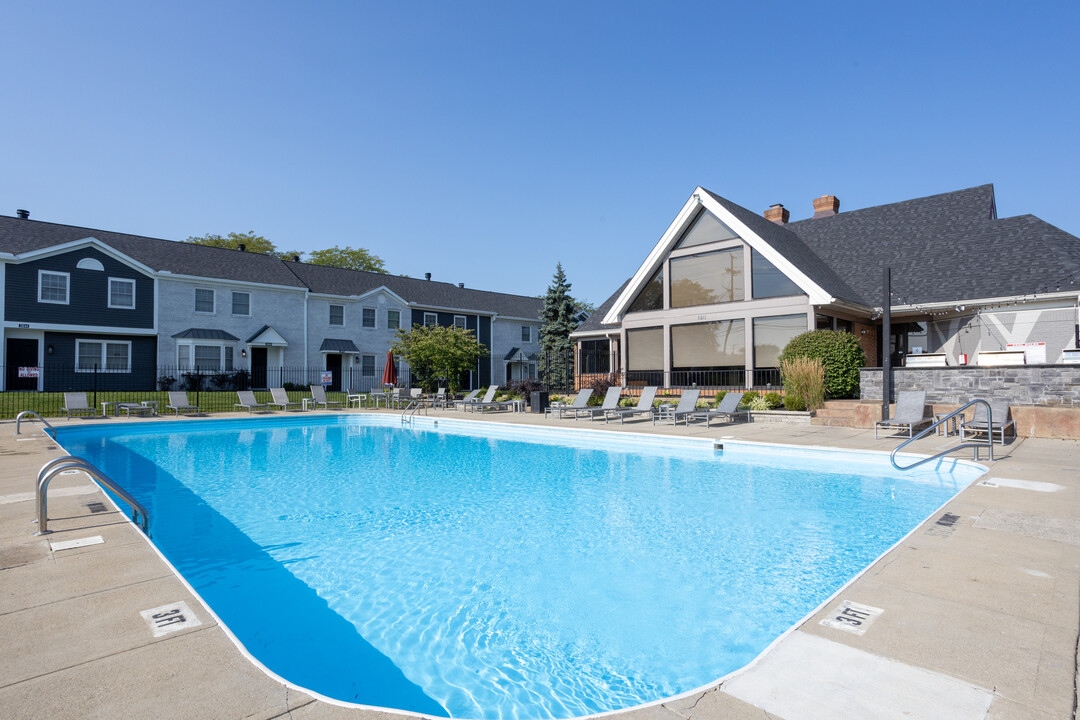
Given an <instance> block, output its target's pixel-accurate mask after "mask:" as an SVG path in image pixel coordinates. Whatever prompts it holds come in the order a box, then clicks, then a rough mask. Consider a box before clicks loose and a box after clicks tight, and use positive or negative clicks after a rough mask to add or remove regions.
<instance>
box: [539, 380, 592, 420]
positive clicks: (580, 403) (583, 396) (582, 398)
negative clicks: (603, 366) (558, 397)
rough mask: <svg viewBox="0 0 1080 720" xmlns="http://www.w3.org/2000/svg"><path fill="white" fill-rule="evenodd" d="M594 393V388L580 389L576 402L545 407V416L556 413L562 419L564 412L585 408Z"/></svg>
mask: <svg viewBox="0 0 1080 720" xmlns="http://www.w3.org/2000/svg"><path fill="white" fill-rule="evenodd" d="M592 393H593V389H592V388H585V389H583V390H579V391H578V394H577V397H575V398H574V402H572V403H570V404H569V405H549V406H548V407H546V408H545V409H544V417H547V416H548V415H554V416H555V417H557V418H559V419H560V420H561V419H562V416H563V413H564V412H568V413H572V412H574V411H575V410H584V409H585V406H586V405H587V404H588V402H589V398H591V397H592Z"/></svg>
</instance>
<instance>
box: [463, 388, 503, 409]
mask: <svg viewBox="0 0 1080 720" xmlns="http://www.w3.org/2000/svg"><path fill="white" fill-rule="evenodd" d="M498 390H499V386H498V385H491V386H489V387H488V389H487V392H486V393H484V397H483V398H481V399H480V400H477V399H475V396H474V397H473V400H472V401H471V402H465V403H462V404H461V409H463V410H465V412H468V411H470V410H475V409H476V408H477V406H478V405H480V404H482V403H489V402H491V401H493V400H494V399H495V393H496V392H498Z"/></svg>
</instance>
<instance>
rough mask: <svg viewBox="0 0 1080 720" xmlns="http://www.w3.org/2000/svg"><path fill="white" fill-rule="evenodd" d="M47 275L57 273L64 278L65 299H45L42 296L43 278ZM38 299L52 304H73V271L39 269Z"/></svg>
mask: <svg viewBox="0 0 1080 720" xmlns="http://www.w3.org/2000/svg"><path fill="white" fill-rule="evenodd" d="M46 275H55V276H57V277H62V278H64V297H65V299H64V300H45V299H44V298H42V297H41V291H42V289H43V287H42V285H41V280H42V278H44V277H45V276H46ZM37 287H38V290H37V299H38V302H40V303H49V304H51V305H70V304H71V273H66V272H57V271H56V270H38V284H37Z"/></svg>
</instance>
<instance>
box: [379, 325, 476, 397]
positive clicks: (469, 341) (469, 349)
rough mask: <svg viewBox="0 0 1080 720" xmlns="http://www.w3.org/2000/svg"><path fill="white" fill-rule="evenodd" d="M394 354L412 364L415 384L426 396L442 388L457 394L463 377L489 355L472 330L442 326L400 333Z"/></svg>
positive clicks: (414, 328)
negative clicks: (426, 393) (418, 385)
mask: <svg viewBox="0 0 1080 720" xmlns="http://www.w3.org/2000/svg"><path fill="white" fill-rule="evenodd" d="M392 350H393V352H394V354H395V355H400V356H401V357H403V358H404V359H405V362H407V363H409V368H410V370H411V372H412V377H413V380H415V381H416V382H418V383H419V384H420V387H422V388H423V389H424V391H425V392H433V391H434V390H435V389H436V387H437V386H439V385H440V384H442V385H445V386H446V387H448V388H450V391H451V392H456V391H457V390H459V389H460V386H461V382H460V378H461V376H462V375H463V374H464V373H465V372H467V371H469V370H472V369H473V368H475V367H476V361H477V360H479V359H480V358H482V357H487V355H488V354H489V353H488V349H487V348H486V347H485V346H484V345H483V344H481V343H480V341H478V340H477V339H476V336H475V335H474V334H473V331H472V330H464V329H462V328H456V327H444V326H442V325H414V326H413V328H412V329H411V330H405V329H400V330H398V331H397V339H396V340H395V341H394V345H393V347H392Z"/></svg>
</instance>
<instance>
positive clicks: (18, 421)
mask: <svg viewBox="0 0 1080 720" xmlns="http://www.w3.org/2000/svg"><path fill="white" fill-rule="evenodd" d="M27 415H33V416H34V417H36V418H37V419H38V420H40V421H41V422H43V423H44V424H45V427H46V428H48V430H45V432H48V431H49V430H52V434H53V440H55V439H56V428H54V427H53V426H52V424H51V423H50V422H49V421H48V420H46V419H45V418H43V417H41V416H40V415H38V414H37V413H36V412H34V411H33V410H23V411H22V412H21V413H19V414H18V415H16V416H15V434H16V435H18V434H19V425H21V424H22V419H23V418H24V417H26V416H27Z"/></svg>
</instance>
